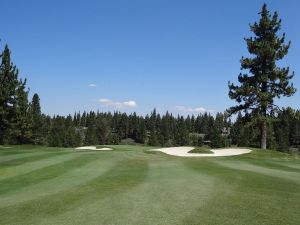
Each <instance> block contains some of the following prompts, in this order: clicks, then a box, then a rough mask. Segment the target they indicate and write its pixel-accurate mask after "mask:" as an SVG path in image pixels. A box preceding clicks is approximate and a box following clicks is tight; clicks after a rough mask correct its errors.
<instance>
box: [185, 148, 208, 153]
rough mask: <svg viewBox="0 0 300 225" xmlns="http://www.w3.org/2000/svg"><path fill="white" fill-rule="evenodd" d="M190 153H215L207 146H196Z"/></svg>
mask: <svg viewBox="0 0 300 225" xmlns="http://www.w3.org/2000/svg"><path fill="white" fill-rule="evenodd" d="M189 153H202V154H213V152H212V151H211V150H210V149H209V148H207V147H196V148H194V149H193V150H191V151H189Z"/></svg>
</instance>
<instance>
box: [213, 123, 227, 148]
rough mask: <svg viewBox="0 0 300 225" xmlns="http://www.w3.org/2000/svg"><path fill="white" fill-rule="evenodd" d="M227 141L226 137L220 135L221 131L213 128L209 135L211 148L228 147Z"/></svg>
mask: <svg viewBox="0 0 300 225" xmlns="http://www.w3.org/2000/svg"><path fill="white" fill-rule="evenodd" d="M228 146H229V143H228V140H227V138H226V137H224V136H222V134H221V132H220V131H219V130H218V129H216V128H214V129H213V132H212V135H211V146H210V147H212V148H224V147H228Z"/></svg>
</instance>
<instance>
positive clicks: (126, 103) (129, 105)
mask: <svg viewBox="0 0 300 225" xmlns="http://www.w3.org/2000/svg"><path fill="white" fill-rule="evenodd" d="M99 102H100V103H101V104H102V105H105V106H110V107H114V108H117V109H121V108H135V107H137V104H136V102H135V101H132V100H130V101H124V102H119V101H112V100H110V99H107V98H101V99H99Z"/></svg>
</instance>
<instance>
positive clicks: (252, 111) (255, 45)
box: [229, 4, 296, 149]
mask: <svg viewBox="0 0 300 225" xmlns="http://www.w3.org/2000/svg"><path fill="white" fill-rule="evenodd" d="M260 15H261V18H260V21H259V22H258V23H256V22H255V23H254V24H252V25H250V29H251V31H252V32H253V33H254V37H250V38H246V39H245V41H246V43H247V47H248V51H249V53H250V54H252V55H254V57H253V58H244V57H243V58H242V59H241V68H242V69H243V70H246V71H248V72H249V73H243V74H242V73H240V75H239V77H238V81H239V83H240V86H237V85H234V84H233V83H229V97H230V98H231V99H234V100H235V101H236V102H237V103H238V105H237V106H234V107H231V108H230V109H229V112H230V113H236V112H239V111H243V112H244V113H245V116H246V117H248V118H257V119H258V120H259V121H260V129H261V147H262V148H264V149H265V148H266V147H267V146H266V140H267V119H268V118H269V117H270V115H272V113H273V112H274V110H276V109H277V108H278V107H277V106H276V105H275V104H274V99H276V98H280V97H281V96H287V97H288V96H291V95H293V94H294V93H295V91H296V89H295V88H294V87H293V84H290V80H291V79H292V77H293V76H294V73H292V74H290V71H289V68H288V67H287V68H280V67H278V66H276V62H277V61H278V60H281V59H283V58H284V56H285V55H286V54H287V53H288V49H289V47H290V42H289V43H288V44H285V34H283V35H282V36H281V37H280V36H279V35H278V31H279V30H280V28H281V20H280V19H278V14H277V12H275V13H274V14H273V15H271V14H270V12H269V11H268V10H267V6H266V4H264V5H263V7H262V11H261V13H260Z"/></svg>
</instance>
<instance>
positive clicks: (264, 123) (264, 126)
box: [260, 121, 267, 149]
mask: <svg viewBox="0 0 300 225" xmlns="http://www.w3.org/2000/svg"><path fill="white" fill-rule="evenodd" d="M260 146H261V148H262V149H267V121H262V124H261V145H260Z"/></svg>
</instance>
